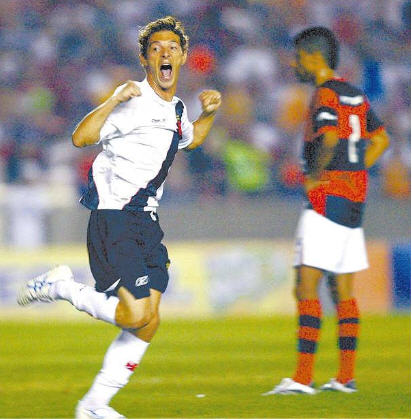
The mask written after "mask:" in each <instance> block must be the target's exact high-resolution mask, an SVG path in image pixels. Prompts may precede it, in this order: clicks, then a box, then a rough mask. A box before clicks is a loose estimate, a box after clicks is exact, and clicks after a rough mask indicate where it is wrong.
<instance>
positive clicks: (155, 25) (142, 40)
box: [139, 16, 189, 58]
mask: <svg viewBox="0 0 412 419" xmlns="http://www.w3.org/2000/svg"><path fill="white" fill-rule="evenodd" d="M160 31H171V32H174V33H175V34H176V35H178V36H179V38H180V46H181V47H182V50H183V51H186V50H187V49H188V47H189V37H188V36H187V35H186V33H185V28H184V27H183V25H182V23H181V22H179V21H178V20H176V19H175V18H174V17H173V16H166V17H163V18H161V19H157V20H155V21H153V22H150V23H148V24H147V25H146V26H144V27H143V28H142V29H140V31H139V47H140V53H141V54H142V55H143V57H145V58H146V54H147V47H148V44H149V39H150V37H151V36H152V35H153V34H154V33H155V32H160Z"/></svg>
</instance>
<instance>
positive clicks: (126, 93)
mask: <svg viewBox="0 0 412 419" xmlns="http://www.w3.org/2000/svg"><path fill="white" fill-rule="evenodd" d="M141 94H142V92H141V91H140V89H139V87H138V86H137V84H136V83H135V82H134V81H133V80H128V81H127V82H126V84H125V85H124V86H123V87H122V89H121V90H120V91H119V92H118V93H117V94H116V95H115V96H114V98H115V99H116V100H117V101H118V102H119V103H122V102H127V101H128V100H129V99H131V98H132V97H136V96H140V95H141Z"/></svg>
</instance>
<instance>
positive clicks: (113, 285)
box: [87, 210, 170, 298]
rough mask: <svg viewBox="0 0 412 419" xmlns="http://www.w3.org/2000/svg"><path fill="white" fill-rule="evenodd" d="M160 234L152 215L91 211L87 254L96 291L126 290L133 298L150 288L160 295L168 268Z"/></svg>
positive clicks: (167, 259) (142, 295) (156, 221)
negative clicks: (120, 288)
mask: <svg viewBox="0 0 412 419" xmlns="http://www.w3.org/2000/svg"><path fill="white" fill-rule="evenodd" d="M162 239H163V231H162V229H161V228H160V225H159V218H158V215H157V214H156V213H154V212H151V213H150V212H138V211H134V212H132V211H121V210H93V211H92V212H91V214H90V220H89V226H88V228H87V250H88V252H89V263H90V269H91V271H92V274H93V277H94V279H95V281H96V290H97V291H100V292H114V293H115V294H116V293H117V290H118V289H119V287H121V286H123V287H125V288H127V290H128V291H130V292H131V293H132V294H133V295H134V296H135V297H136V298H144V297H148V296H149V295H150V288H153V289H155V290H158V291H160V292H164V291H165V290H166V288H167V284H168V281H169V274H168V271H167V268H168V266H169V264H170V261H169V257H168V254H167V249H166V247H165V246H164V245H163V244H162V243H161V241H162Z"/></svg>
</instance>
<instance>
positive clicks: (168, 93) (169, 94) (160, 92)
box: [147, 77, 177, 102]
mask: <svg viewBox="0 0 412 419" xmlns="http://www.w3.org/2000/svg"><path fill="white" fill-rule="evenodd" d="M147 82H148V83H149V85H150V87H151V88H152V89H153V90H154V92H155V93H156V94H157V96H159V97H160V98H161V99H163V100H165V101H167V102H171V101H172V99H173V96H174V95H175V93H176V87H177V86H176V85H174V86H172V87H170V88H169V89H167V90H164V89H162V88H161V87H160V86H158V85H157V84H156V83H155V81H154V80H153V79H152V78H151V77H147Z"/></svg>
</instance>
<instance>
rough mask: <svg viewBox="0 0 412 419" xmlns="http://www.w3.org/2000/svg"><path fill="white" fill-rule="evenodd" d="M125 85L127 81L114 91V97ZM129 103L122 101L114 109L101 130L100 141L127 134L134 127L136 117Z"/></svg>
mask: <svg viewBox="0 0 412 419" xmlns="http://www.w3.org/2000/svg"><path fill="white" fill-rule="evenodd" d="M124 86H125V83H124V84H122V85H120V86H118V87H117V88H116V90H115V91H114V92H113V95H112V97H113V96H114V95H116V94H117V93H118V92H119V91H120V90H121V89H122V88H123V87H124ZM127 105H128V102H124V103H120V104H118V105H117V106H116V107H115V108H114V109H113V111H112V112H111V114H110V115H109V116H108V117H107V119H106V121H105V122H104V124H103V126H102V128H101V130H100V139H99V142H98V143H100V142H101V141H105V140H110V139H112V138H115V137H117V136H119V135H122V134H123V135H124V134H127V133H128V132H130V131H131V130H132V129H133V128H134V119H133V117H132V115H131V109H130V107H129V106H127ZM133 106H134V108H136V106H138V105H137V104H136V102H135V103H134V105H133ZM98 143H97V144H98Z"/></svg>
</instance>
